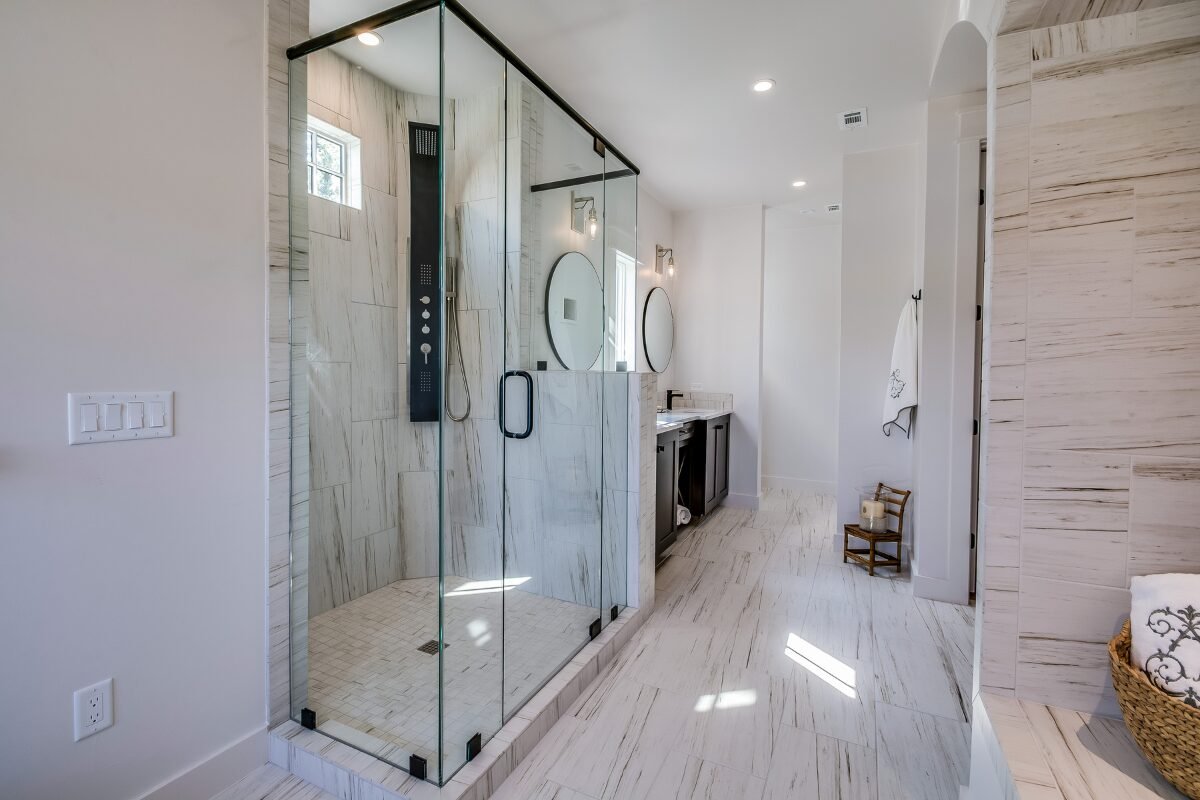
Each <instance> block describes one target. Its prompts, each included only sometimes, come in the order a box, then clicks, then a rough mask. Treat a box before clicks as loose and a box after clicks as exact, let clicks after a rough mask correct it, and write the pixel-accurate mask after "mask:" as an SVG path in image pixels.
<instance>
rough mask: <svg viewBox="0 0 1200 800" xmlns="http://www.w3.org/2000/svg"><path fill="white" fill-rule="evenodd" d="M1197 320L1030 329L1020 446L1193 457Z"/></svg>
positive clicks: (1198, 427) (1196, 447)
mask: <svg viewBox="0 0 1200 800" xmlns="http://www.w3.org/2000/svg"><path fill="white" fill-rule="evenodd" d="M1198 347H1200V320H1194V321H1193V320H1176V319H1166V318H1159V319H1101V320H1063V321H1059V322H1050V321H1047V322H1038V323H1030V326H1029V364H1028V366H1027V367H1026V370H1025V380H1026V400H1025V428H1026V444H1027V446H1029V447H1033V448H1039V449H1045V450H1053V449H1103V450H1111V451H1123V452H1129V453H1153V454H1156V455H1164V456H1180V457H1194V456H1197V455H1200V417H1197V416H1196V415H1195V413H1194V409H1195V408H1196V407H1197V405H1198V404H1200V367H1197V368H1188V367H1187V366H1184V364H1182V363H1181V362H1180V355H1179V354H1180V353H1184V352H1193V351H1195V350H1196V348H1198Z"/></svg>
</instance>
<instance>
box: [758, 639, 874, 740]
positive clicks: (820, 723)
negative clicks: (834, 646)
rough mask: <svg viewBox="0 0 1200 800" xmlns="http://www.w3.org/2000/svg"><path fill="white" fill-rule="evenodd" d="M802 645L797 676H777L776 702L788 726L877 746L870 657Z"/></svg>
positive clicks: (796, 654)
mask: <svg viewBox="0 0 1200 800" xmlns="http://www.w3.org/2000/svg"><path fill="white" fill-rule="evenodd" d="M801 638H802V639H804V640H805V642H807V644H798V645H797V646H798V647H799V648H800V650H794V649H793V650H791V651H790V652H791V653H792V659H793V661H794V664H793V667H794V668H793V670H792V674H791V675H790V676H788V677H784V678H780V677H775V678H772V695H773V696H772V698H771V700H772V703H774V704H775V705H776V707H777V708H778V713H779V715H780V716H779V720H780V722H781V723H782V724H783V725H790V726H792V727H795V728H801V729H803V730H806V731H811V732H813V733H819V734H821V735H823V736H830V737H833V738H835V739H841V740H842V741H844V742H850V743H851V744H856V745H859V746H860V747H872V746H874V744H875V731H876V727H875V726H876V720H875V675H874V670H873V667H872V664H871V661H869V660H859V659H853V658H846V657H838V656H835V655H833V654H830V653H828V652H827V651H825V650H824V649H823V648H820V647H815V648H814V647H811V646H810V645H812V643H811V642H808V638H807V637H806V636H802V637H801Z"/></svg>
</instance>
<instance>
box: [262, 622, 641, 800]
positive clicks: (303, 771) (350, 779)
mask: <svg viewBox="0 0 1200 800" xmlns="http://www.w3.org/2000/svg"><path fill="white" fill-rule="evenodd" d="M650 611H651V608H627V609H625V610H624V611H622V612H621V614H620V616H618V617H617V619H616V620H614V621H613V622H611V623H610V624H609V625H608V627H606V628H605V629H604V630H602V631H601V632H600V635H599V636H597V637H596V638H595V639H593V640H592V641H590V642H588V643H587V644H586V645H584V647H583V649H582V650H580V651H579V653H578V654H577V655H576V656H575V657H574V658H573V659H571V660H570V661H569V662H568V663H567V665H566V666H564V667H563V668H562V669H561V670H559V671H558V673H557V674H556V675H555V676H554V677H553V678H551V679H550V680H549V681H548V682H547V683H546V685H545V686H543V687H542V688H541V689H540V690H538V692H537V694H535V695H534V696H533V697H532V698H531V699H530V700H529V702H527V703H526V704H525V705H524V706H522V707H521V708H520V709H519V710H518V711H517V714H516V716H514V717H513V718H512V719H511V720H509V721H508V722H507V723H506V724H505V725H504V727H502V728H501V729H500V730H499V731H497V732H496V735H495V736H493V737H492V738H491V740H489V741H488V743H487V744H485V745H484V746H483V750H481V751H480V753H479V755H477V756H476V757H475V758H474V759H472V760H471V761H470V762H468V763H467V764H466V765H465V766H464V767H463V768H462V769H460V770H459V771H458V772H457V773H456V774H455V775H454V777H453V778H451V779H450V781H449V782H447V783H446V785H445V786H442V787H440V788H439V787H437V786H435V785H434V784H432V783H429V782H427V781H423V780H418V779H416V778H413V777H412V776H411V775H409V774H408V773H407V772H405V771H404V770H401V769H397V768H396V767H393V766H392V765H391V764H388V763H387V762H384V761H381V760H379V759H378V758H375V757H374V756H372V755H370V754H368V753H364V752H362V751H361V750H356V749H354V748H353V747H351V746H349V745H347V744H343V743H342V742H339V741H337V740H336V739H331V738H330V737H328V736H326V735H324V734H323V733H321V732H320V731H314V730H309V729H308V728H304V727H302V726H301V725H299V724H298V723H297V722H295V721H293V720H288V721H287V722H285V723H283V724H282V725H278V726H276V727H275V728H274V729H272V730H271V736H270V744H269V750H268V758H269V760H270V762H271V763H272V764H274V765H275V766H277V767H281V768H283V769H285V770H287V771H288V772H290V773H292V774H293V775H295V776H297V777H298V778H301V779H303V780H305V781H308V782H309V783H311V784H313V785H315V786H318V787H320V788H321V789H323V790H324V791H326V792H329V793H330V794H333V795H335V796H337V797H339V798H342V800H434V799H435V798H436V800H486V798H488V797H490V796H491V795H492V793H493V792H495V791H496V790H497V789H498V788H500V784H502V783H503V782H504V780H505V779H506V778H507V777H508V776H509V775H510V774H511V773H512V772H513V770H515V769H516V768H517V765H518V764H520V763H521V761H522V760H524V759H525V757H526V756H528V755H529V753H530V752H531V751H532V750H533V748H534V747H535V746H536V745H537V743H538V742H539V741H541V739H542V737H543V736H545V735H546V733H547V732H549V730H550V729H551V728H552V727H554V723H556V722H558V720H559V718H560V717H562V716H563V715H564V714H566V713H567V710H568V709H569V708H570V707H571V705H572V704H573V703H574V702H575V701H576V700H577V699H578V698H579V696H580V695H581V694H583V691H584V690H585V689H586V688H587V687H588V686H589V685H591V683H592V682H593V681H594V680H596V678H597V676H598V675H599V674H600V670H602V669H604V668H605V667H606V666H608V665H609V663H611V662H612V660H613V658H614V657H615V656H616V654H617V652H618V651H620V650H621V649H622V648H623V647H625V645H627V644H628V643H629V640H630V639H632V638H633V635H634V634H635V633H636V632H637V630H638V629H639V628H640V627H641V626H642V623H643V622H645V620H646V618H647V617H648V616H649V615H650Z"/></svg>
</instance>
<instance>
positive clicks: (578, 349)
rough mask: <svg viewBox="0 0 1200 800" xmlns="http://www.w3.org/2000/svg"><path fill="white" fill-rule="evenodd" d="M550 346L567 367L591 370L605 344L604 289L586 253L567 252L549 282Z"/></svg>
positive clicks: (561, 257)
mask: <svg viewBox="0 0 1200 800" xmlns="http://www.w3.org/2000/svg"><path fill="white" fill-rule="evenodd" d="M546 330H547V332H548V333H549V334H550V347H551V348H553V350H554V356H555V358H557V359H558V361H559V363H560V364H562V365H563V366H564V367H565V368H567V369H590V368H591V366H592V365H593V364H595V363H596V359H597V358H598V357H599V356H600V348H601V347H602V346H603V344H604V292H603V291H602V290H601V288H600V276H599V275H598V274H597V273H596V268H595V267H593V266H592V262H591V261H588V258H587V256H585V255H584V254H583V253H576V252H570V253H564V254H563V255H561V256H559V259H558V261H556V262H554V269H552V270H550V280H549V281H547V283H546Z"/></svg>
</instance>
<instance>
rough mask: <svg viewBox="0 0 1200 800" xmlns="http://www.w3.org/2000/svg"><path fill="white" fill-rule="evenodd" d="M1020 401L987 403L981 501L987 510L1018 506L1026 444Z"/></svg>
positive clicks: (1022, 402)
mask: <svg viewBox="0 0 1200 800" xmlns="http://www.w3.org/2000/svg"><path fill="white" fill-rule="evenodd" d="M1024 404H1025V401H1023V400H1004V401H993V402H991V403H988V406H987V417H986V424H987V426H988V434H987V444H986V449H985V457H986V459H987V461H986V464H987V470H986V472H985V473H984V475H983V480H984V484H983V501H984V502H985V503H986V504H987V505H988V507H989V508H994V507H998V506H1009V507H1012V506H1018V505H1020V503H1021V469H1022V466H1021V465H1022V462H1023V454H1022V443H1023V442H1024V440H1025V420H1024V413H1025V412H1024Z"/></svg>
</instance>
